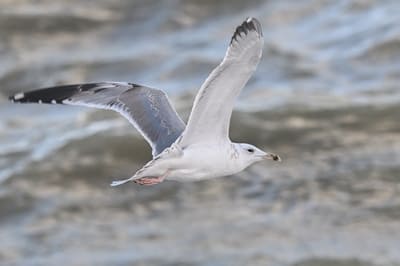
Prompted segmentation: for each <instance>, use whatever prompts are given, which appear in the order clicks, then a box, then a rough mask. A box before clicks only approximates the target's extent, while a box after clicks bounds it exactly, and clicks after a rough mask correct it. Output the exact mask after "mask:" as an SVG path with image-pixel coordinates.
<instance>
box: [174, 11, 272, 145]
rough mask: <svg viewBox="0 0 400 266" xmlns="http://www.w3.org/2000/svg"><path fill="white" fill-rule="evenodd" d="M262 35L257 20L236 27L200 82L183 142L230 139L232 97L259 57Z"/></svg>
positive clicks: (240, 88) (250, 73)
mask: <svg viewBox="0 0 400 266" xmlns="http://www.w3.org/2000/svg"><path fill="white" fill-rule="evenodd" d="M263 44H264V42H263V38H262V31H261V25H260V23H259V22H258V21H257V20H256V19H254V18H248V19H247V20H246V21H244V22H243V24H242V25H240V26H239V27H237V28H236V31H235V33H234V35H233V37H232V39H231V43H230V45H229V47H228V50H227V52H226V54H225V57H224V59H223V61H222V62H221V64H220V65H219V66H218V67H217V68H215V69H214V70H213V71H212V72H211V74H210V75H209V76H208V78H207V79H206V81H205V82H204V83H203V85H202V86H201V88H200V90H199V92H198V94H197V96H196V99H195V101H194V104H193V108H192V112H191V114H190V117H189V120H188V124H187V126H186V129H185V131H184V132H183V134H182V138H181V139H180V140H179V142H180V144H181V145H182V146H186V145H189V144H192V143H199V142H208V143H209V142H219V143H220V142H221V141H222V142H223V141H228V140H229V136H228V135H229V134H228V133H229V124H230V118H231V114H232V109H233V105H234V102H235V99H236V98H237V96H238V95H239V93H240V91H241V90H242V88H243V87H244V85H245V84H246V83H247V81H248V80H249V78H250V77H251V75H252V74H253V72H254V71H255V70H256V68H257V65H258V62H259V61H260V58H261V54H262V48H263Z"/></svg>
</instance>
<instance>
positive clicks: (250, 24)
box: [230, 17, 263, 44]
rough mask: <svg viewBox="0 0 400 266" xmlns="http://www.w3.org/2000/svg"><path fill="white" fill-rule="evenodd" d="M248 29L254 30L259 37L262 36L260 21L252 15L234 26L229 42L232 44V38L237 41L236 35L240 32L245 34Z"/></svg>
mask: <svg viewBox="0 0 400 266" xmlns="http://www.w3.org/2000/svg"><path fill="white" fill-rule="evenodd" d="M250 31H255V32H257V33H258V34H259V35H260V36H261V37H262V36H263V33H262V29H261V23H260V22H259V21H258V20H257V19H256V18H253V17H248V18H246V20H245V21H244V22H243V23H242V24H241V25H240V26H238V27H237V28H236V30H235V33H234V34H233V36H232V39H231V42H230V43H231V44H232V42H233V41H234V40H235V41H237V37H238V36H240V34H241V33H244V34H247V33H249V32H250Z"/></svg>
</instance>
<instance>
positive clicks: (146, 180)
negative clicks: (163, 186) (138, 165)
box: [133, 172, 168, 186]
mask: <svg viewBox="0 0 400 266" xmlns="http://www.w3.org/2000/svg"><path fill="white" fill-rule="evenodd" d="M167 174H168V172H166V173H165V174H164V175H162V176H159V177H142V178H139V179H136V180H133V182H135V183H136V184H139V185H144V186H151V185H156V184H159V183H161V182H162V181H164V179H165V177H166V176H167Z"/></svg>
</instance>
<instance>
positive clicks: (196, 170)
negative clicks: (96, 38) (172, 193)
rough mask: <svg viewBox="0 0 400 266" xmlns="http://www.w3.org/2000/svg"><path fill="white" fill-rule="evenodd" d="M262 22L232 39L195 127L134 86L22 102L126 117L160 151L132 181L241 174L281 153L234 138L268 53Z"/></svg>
mask: <svg viewBox="0 0 400 266" xmlns="http://www.w3.org/2000/svg"><path fill="white" fill-rule="evenodd" d="M263 44H264V41H263V35H262V30H261V24H260V22H259V21H258V20H257V19H255V18H247V19H246V20H245V21H244V22H243V23H242V24H241V25H240V26H238V27H237V28H236V30H235V32H234V34H233V36H232V38H231V41H230V43H229V46H228V49H227V51H226V54H225V57H224V58H223V60H222V62H221V63H220V64H219V65H218V66H217V67H216V68H215V69H214V70H213V71H212V72H211V74H210V75H209V76H208V78H207V79H206V81H205V82H204V83H203V85H202V86H201V88H200V90H199V92H198V93H197V95H196V98H195V100H194V104H193V107H192V111H191V113H190V116H189V119H188V122H187V125H185V123H184V122H183V121H182V119H181V118H180V117H179V115H178V114H177V112H176V111H175V109H174V107H173V106H172V105H171V103H170V101H169V99H168V97H167V95H166V94H165V93H164V92H163V91H162V90H159V89H154V88H150V87H146V86H141V85H137V84H133V83H128V82H99V83H86V84H76V85H64V86H57V87H50V88H43V89H38V90H33V91H29V92H25V93H18V94H15V95H14V96H11V97H10V100H11V101H12V102H17V103H44V104H66V105H78V106H87V107H93V108H98V109H108V110H113V111H116V112H118V113H120V114H121V115H122V116H124V117H125V118H126V119H127V120H128V121H129V122H130V123H131V124H132V125H133V126H134V127H135V128H136V129H137V130H138V131H139V132H140V133H141V135H142V136H143V137H144V138H145V140H146V141H147V142H148V143H149V144H150V146H151V148H152V155H153V158H152V160H150V161H149V162H148V163H146V164H145V165H144V166H143V167H142V168H141V169H139V170H138V171H137V172H136V173H135V174H134V175H133V176H132V177H130V178H127V179H124V180H117V181H113V182H112V183H111V186H118V185H122V184H125V183H127V182H129V181H133V182H134V183H137V184H141V185H155V184H159V183H161V182H163V181H164V180H176V181H197V180H203V179H210V178H215V177H221V176H228V175H233V174H235V173H238V172H240V171H242V170H244V169H245V168H247V167H248V166H250V165H252V164H253V163H255V162H259V161H262V160H265V159H270V160H273V161H281V159H280V157H279V156H278V155H276V154H273V153H270V152H265V151H262V150H261V149H259V148H257V147H255V146H253V145H251V144H247V143H234V142H231V140H230V138H229V124H230V119H231V114H232V110H233V106H234V102H235V99H236V98H237V96H238V95H239V93H240V91H241V90H242V88H243V87H244V86H245V85H246V83H247V81H248V80H249V78H250V77H251V75H252V74H253V72H254V71H255V70H256V68H257V65H258V63H259V61H260V59H261V54H262V49H263Z"/></svg>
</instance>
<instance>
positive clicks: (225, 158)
mask: <svg viewBox="0 0 400 266" xmlns="http://www.w3.org/2000/svg"><path fill="white" fill-rule="evenodd" d="M171 165H173V167H171V168H170V170H169V174H168V175H167V179H170V180H176V181H197V180H203V179H209V178H214V177H220V176H226V175H231V174H234V173H236V172H239V171H241V170H242V169H241V167H240V166H239V165H238V164H237V162H236V160H235V158H233V157H232V156H231V150H230V147H226V148H222V149H221V147H213V146H201V147H196V146H194V147H188V148H187V149H185V150H184V154H183V156H182V157H180V158H177V159H176V161H175V162H174V163H172V164H171Z"/></svg>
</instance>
